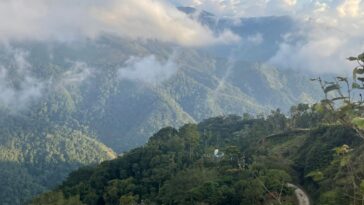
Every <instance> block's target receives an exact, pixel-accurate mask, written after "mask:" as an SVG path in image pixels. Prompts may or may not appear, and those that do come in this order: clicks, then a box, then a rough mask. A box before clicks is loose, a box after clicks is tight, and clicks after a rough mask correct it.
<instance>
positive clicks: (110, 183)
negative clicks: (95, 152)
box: [32, 110, 364, 205]
mask: <svg viewBox="0 0 364 205" xmlns="http://www.w3.org/2000/svg"><path fill="white" fill-rule="evenodd" d="M322 117H323V115H322V113H315V112H313V111H312V110H306V111H304V112H303V113H301V114H300V116H298V117H297V116H296V119H295V120H297V119H299V120H305V121H309V122H315V124H316V125H315V126H313V127H306V126H305V125H307V124H305V122H304V121H301V122H302V123H303V124H295V125H294V126H293V127H292V123H293V122H294V121H295V120H293V118H288V119H287V118H285V117H284V115H282V114H281V113H279V112H274V113H272V114H271V115H270V116H268V117H267V118H266V119H263V118H258V119H249V118H246V119H245V120H243V119H241V118H240V117H237V116H228V117H218V118H212V119H208V120H206V121H203V122H202V123H200V124H198V125H193V124H187V125H185V126H183V127H181V128H180V129H178V130H177V129H174V128H171V127H168V128H164V129H162V130H160V131H159V132H158V133H156V134H155V135H154V136H152V137H151V138H150V140H149V142H148V144H146V145H145V146H143V147H140V148H136V149H133V150H131V151H130V152H128V153H126V154H125V155H124V156H122V157H119V158H118V159H116V160H113V161H110V162H105V163H102V164H100V165H99V166H97V167H95V168H83V169H80V170H78V171H76V172H73V173H72V174H71V175H70V176H69V178H68V179H67V180H66V181H65V182H64V183H63V184H62V185H61V186H60V187H58V188H57V189H55V190H54V192H51V193H47V194H44V195H42V196H40V197H38V198H36V199H35V200H34V201H33V203H32V204H37V205H47V204H52V203H53V204H54V203H59V204H67V203H68V202H69V200H72V201H74V203H75V204H91V205H92V204H107V205H109V204H110V205H111V204H119V203H123V204H138V203H141V202H143V203H146V204H199V203H204V204H296V203H297V202H296V200H295V198H296V196H295V195H294V192H293V189H290V188H289V187H290V186H286V185H287V183H289V184H295V185H301V187H302V189H304V190H305V191H307V193H308V196H309V197H310V200H312V201H313V203H314V204H350V203H351V202H352V201H353V200H354V201H356V202H355V203H361V202H362V201H363V199H362V197H363V195H364V194H363V193H362V192H361V191H359V188H358V187H355V186H353V183H355V184H358V183H362V181H363V179H362V178H361V176H362V174H363V172H364V168H363V166H362V163H360V160H361V159H362V156H363V149H362V146H363V141H362V139H360V138H359V137H358V136H356V134H355V132H354V131H353V130H351V129H350V128H347V127H343V126H337V125H329V126H328V125H322V126H321V125H320V124H321V123H318V124H317V122H323V121H321V120H322V119H323V118H322ZM296 122H297V121H296ZM272 133H273V134H272ZM343 147H344V148H345V149H344V148H343ZM353 150H354V151H353ZM344 151H345V152H344ZM352 177H354V178H352ZM353 196H356V198H355V199H353ZM62 201H63V202H65V203H62Z"/></svg>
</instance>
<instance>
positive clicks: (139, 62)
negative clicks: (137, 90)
mask: <svg viewBox="0 0 364 205" xmlns="http://www.w3.org/2000/svg"><path fill="white" fill-rule="evenodd" d="M173 56H174V55H173ZM177 70H178V65H177V64H176V63H175V62H174V57H170V58H169V59H168V60H167V61H165V62H163V61H161V60H158V59H157V58H156V57H155V56H153V55H151V56H147V57H143V58H140V57H131V58H130V59H129V60H128V61H127V62H126V66H125V67H123V68H120V69H119V70H118V77H119V78H120V79H127V80H133V81H140V82H143V83H147V84H158V83H161V82H163V81H165V80H167V79H169V78H170V77H172V76H173V75H174V74H175V73H176V72H177Z"/></svg>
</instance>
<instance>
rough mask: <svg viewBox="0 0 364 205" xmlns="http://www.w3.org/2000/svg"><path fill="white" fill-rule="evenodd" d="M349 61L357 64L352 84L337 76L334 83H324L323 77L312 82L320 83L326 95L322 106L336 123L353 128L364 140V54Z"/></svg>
mask: <svg viewBox="0 0 364 205" xmlns="http://www.w3.org/2000/svg"><path fill="white" fill-rule="evenodd" d="M348 60H349V61H355V62H357V66H356V67H355V68H354V69H353V76H352V82H351V81H350V80H349V79H348V78H346V77H342V76H337V77H336V78H335V79H334V81H324V80H322V79H321V77H318V78H314V79H311V80H312V81H317V82H319V84H320V86H321V89H322V91H323V92H324V94H325V99H323V100H322V101H321V106H322V108H323V109H324V110H326V111H328V112H330V113H331V114H332V117H333V120H334V123H336V122H339V123H341V124H343V125H345V126H348V127H351V128H353V129H354V130H355V131H356V133H357V134H358V136H359V137H361V138H362V139H364V130H363V129H364V115H363V113H364V104H363V102H364V101H363V95H362V93H361V92H362V90H364V53H362V54H360V55H358V56H357V57H349V58H348ZM345 89H346V90H345ZM354 94H358V96H355V95H354Z"/></svg>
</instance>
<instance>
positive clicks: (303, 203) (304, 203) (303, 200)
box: [287, 183, 311, 205]
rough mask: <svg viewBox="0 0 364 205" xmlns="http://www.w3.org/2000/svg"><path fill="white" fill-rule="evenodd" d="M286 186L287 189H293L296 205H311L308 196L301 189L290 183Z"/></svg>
mask: <svg viewBox="0 0 364 205" xmlns="http://www.w3.org/2000/svg"><path fill="white" fill-rule="evenodd" d="M287 186H288V187H289V188H293V189H294V193H295V195H296V197H297V200H298V205H310V204H311V203H310V199H309V197H308V195H307V194H306V192H304V191H303V190H302V189H301V188H299V187H298V186H296V185H294V184H290V183H288V184H287Z"/></svg>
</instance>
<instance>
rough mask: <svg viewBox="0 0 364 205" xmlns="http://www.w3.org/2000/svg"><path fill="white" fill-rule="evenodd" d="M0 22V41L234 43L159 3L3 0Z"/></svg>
mask: <svg viewBox="0 0 364 205" xmlns="http://www.w3.org/2000/svg"><path fill="white" fill-rule="evenodd" d="M0 17H1V18H0V19H1V20H0V40H18V39H20V40H23V39H31V40H33V39H36V40H48V39H50V40H54V39H56V40H72V39H75V38H76V39H77V38H79V37H89V38H94V37H97V36H99V35H102V34H104V33H111V34H114V35H117V36H121V37H127V38H133V39H156V40H160V41H165V42H170V43H176V44H180V45H184V46H201V45H208V44H215V43H229V42H235V41H237V40H239V38H238V37H237V36H236V35H234V34H233V33H231V32H229V31H227V32H224V33H222V34H221V35H220V36H215V35H214V34H213V32H212V31H210V30H209V29H208V28H206V27H203V26H202V25H200V24H199V23H197V22H196V21H194V20H192V19H190V18H189V17H188V16H187V15H185V14H184V13H182V12H180V11H179V10H178V9H176V8H175V7H174V6H173V5H170V4H168V3H166V2H165V1H163V0H138V1H135V0H122V1H118V0H79V1H77V2H75V1H72V0H62V1H56V0H3V1H0Z"/></svg>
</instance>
